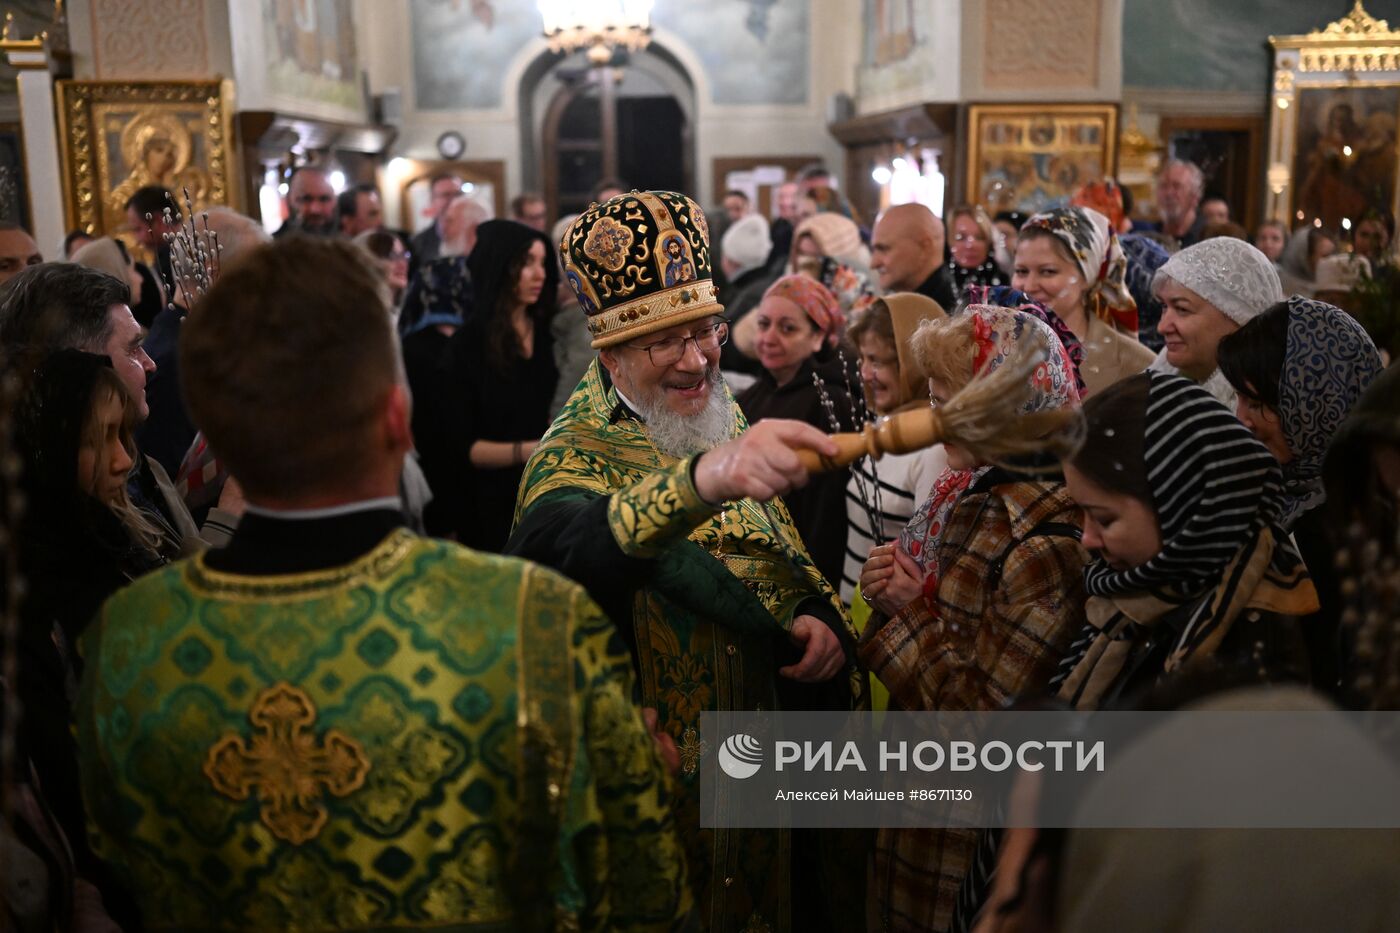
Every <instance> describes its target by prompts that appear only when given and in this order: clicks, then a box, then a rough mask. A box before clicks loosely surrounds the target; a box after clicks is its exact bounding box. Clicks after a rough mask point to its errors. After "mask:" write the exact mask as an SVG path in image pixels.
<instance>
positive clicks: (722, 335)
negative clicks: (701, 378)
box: [628, 321, 729, 369]
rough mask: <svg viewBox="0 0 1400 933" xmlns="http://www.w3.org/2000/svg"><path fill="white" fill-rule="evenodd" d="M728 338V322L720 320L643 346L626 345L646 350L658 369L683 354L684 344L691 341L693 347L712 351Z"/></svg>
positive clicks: (663, 367) (672, 363) (702, 352)
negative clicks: (681, 334)
mask: <svg viewBox="0 0 1400 933" xmlns="http://www.w3.org/2000/svg"><path fill="white" fill-rule="evenodd" d="M728 339H729V324H728V323H727V322H725V321H720V322H718V323H716V324H710V325H708V326H706V327H702V328H700V329H699V330H697V331H693V332H691V333H689V334H686V335H685V336H683V337H680V336H677V337H667V338H666V339H665V340H658V341H656V343H649V344H646V345H645V346H638V345H637V344H632V343H629V344H628V346H629V347H632V348H633V349H634V350H645V351H647V357H648V358H649V359H650V360H651V365H653V366H655V367H656V368H658V369H665V368H666V367H667V366H674V365H676V364H677V363H679V362H680V361H681V357H683V356H685V345H686V344H687V343H689V342H691V341H694V342H695V348H696V349H697V350H699V351H700V352H701V354H705V353H713V352H715V351H716V350H718V349H719V348H720V347H722V346H724V344H725V341H727V340H728Z"/></svg>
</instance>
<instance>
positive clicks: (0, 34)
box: [0, 10, 49, 52]
mask: <svg viewBox="0 0 1400 933" xmlns="http://www.w3.org/2000/svg"><path fill="white" fill-rule="evenodd" d="M14 28H15V14H14V11H13V10H9V11H6V13H5V26H4V28H3V29H0V52H42V51H44V43H46V42H48V40H49V34H48V31H47V30H45V31H44V32H41V33H39V34H38V35H37V36H33V37H32V38H29V39H17V38H15V36H14Z"/></svg>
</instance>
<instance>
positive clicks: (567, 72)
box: [521, 43, 695, 217]
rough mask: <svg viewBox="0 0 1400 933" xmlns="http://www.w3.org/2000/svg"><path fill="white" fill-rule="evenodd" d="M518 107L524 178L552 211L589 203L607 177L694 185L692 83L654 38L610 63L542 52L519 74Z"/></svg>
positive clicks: (645, 184)
mask: <svg viewBox="0 0 1400 933" xmlns="http://www.w3.org/2000/svg"><path fill="white" fill-rule="evenodd" d="M521 116H522V117H523V118H525V119H522V121H521V123H522V131H523V133H524V135H525V136H526V138H525V139H522V149H523V151H524V153H525V172H524V173H523V174H524V181H525V184H526V186H527V187H533V188H535V189H537V190H539V191H541V192H542V193H543V194H544V196H545V200H546V201H547V202H548V203H549V210H550V214H551V216H554V217H561V216H564V215H566V214H571V213H575V212H577V211H580V210H583V209H584V208H585V207H587V206H588V202H589V195H590V193H591V192H592V189H593V187H594V186H595V185H596V184H597V183H598V182H599V181H600V180H602V179H604V178H621V179H622V180H623V181H625V182H626V183H627V184H628V185H631V186H633V187H636V188H640V189H648V188H665V189H670V190H679V191H693V190H694V181H695V157H694V132H693V127H694V125H695V87H694V84H693V83H692V81H691V79H690V76H689V75H688V74H687V72H686V70H685V68H684V66H682V65H681V64H680V62H679V61H677V60H676V58H675V57H674V56H673V55H671V54H670V53H669V52H667V51H666V50H665V49H664V48H662V47H661V46H658V45H657V44H656V43H652V45H651V46H649V47H648V48H647V49H646V50H644V51H642V52H639V53H633V54H632V55H630V56H628V57H627V59H626V61H625V62H621V63H618V62H616V61H615V63H614V65H612V66H609V67H606V68H591V67H589V65H588V64H587V62H586V61H585V60H584V58H583V57H582V56H573V57H570V58H563V57H561V56H557V55H543V56H541V57H540V58H539V59H537V60H536V61H535V62H534V63H532V64H531V66H530V67H529V68H527V69H526V72H525V74H524V76H523V77H522V80H521Z"/></svg>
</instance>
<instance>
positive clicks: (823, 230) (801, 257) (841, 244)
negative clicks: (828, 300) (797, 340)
mask: <svg viewBox="0 0 1400 933" xmlns="http://www.w3.org/2000/svg"><path fill="white" fill-rule="evenodd" d="M787 271H788V272H790V273H792V272H796V273H801V274H803V275H809V276H811V277H812V278H814V279H816V280H817V281H818V282H821V283H822V284H823V285H825V286H826V287H827V288H828V289H829V290H830V291H831V293H832V294H833V295H835V296H836V300H837V302H838V303H839V304H840V305H841V311H842V313H844V314H845V315H846V316H847V317H848V318H849V316H850V315H851V313H852V312H853V311H859V310H860V309H861V308H864V307H866V306H867V305H869V304H870V302H872V301H874V300H875V296H874V292H873V291H872V290H871V288H870V285H869V281H870V249H869V248H868V247H867V246H866V245H865V243H864V242H862V240H861V238H860V228H859V227H857V226H856V225H855V222H854V221H852V220H851V219H850V218H848V217H843V216H841V215H840V214H833V213H831V212H830V211H824V212H822V213H820V214H814V215H812V216H811V217H808V218H807V219H806V220H804V221H802V222H801V223H799V224H798V225H797V229H796V230H794V231H793V234H792V253H791V255H790V256H789V258H788V267H787Z"/></svg>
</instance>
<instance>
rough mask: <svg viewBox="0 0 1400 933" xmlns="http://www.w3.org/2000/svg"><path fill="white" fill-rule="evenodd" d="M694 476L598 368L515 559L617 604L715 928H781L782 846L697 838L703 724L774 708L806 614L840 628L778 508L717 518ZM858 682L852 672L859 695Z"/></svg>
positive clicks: (535, 469)
mask: <svg viewBox="0 0 1400 933" xmlns="http://www.w3.org/2000/svg"><path fill="white" fill-rule="evenodd" d="M731 405H733V403H732V401H731ZM733 411H734V415H735V418H736V419H737V422H738V426H739V429H740V430H743V429H744V428H745V427H746V425H745V423H744V421H743V415H742V413H741V412H740V411H739V409H738V406H737V405H733ZM691 467H692V460H691V459H687V460H676V459H675V458H673V457H668V456H664V455H662V454H660V453H658V452H657V450H656V448H655V447H654V446H653V445H652V443H651V441H650V439H649V438H648V436H647V433H646V428H645V426H644V425H643V423H642V422H641V421H639V420H637V418H636V417H634V416H632V415H631V414H630V413H628V412H627V410H626V409H625V407H624V406H622V405H620V402H619V398H618V395H617V392H616V390H615V389H614V388H612V386H611V385H610V383H609V382H608V381H607V379H606V376H605V374H604V372H603V370H602V369H601V368H600V365H599V363H598V361H597V360H595V361H594V362H593V364H592V366H591V367H590V368H589V370H588V373H587V375H586V376H585V377H584V379H583V381H582V382H581V383H580V384H579V387H578V389H577V390H576V391H575V392H574V394H573V396H572V397H571V398H570V400H569V402H568V404H567V405H566V406H565V408H564V410H563V411H562V412H561V414H560V415H559V417H558V418H557V419H556V420H555V422H554V425H553V426H552V427H551V428H550V430H549V432H548V434H546V435H545V437H544V439H543V440H542V441H541V443H540V446H539V447H538V448H537V450H536V451H535V454H534V456H533V457H532V458H531V460H530V462H529V465H528V466H527V467H526V471H525V478H524V480H523V481H522V484H521V491H520V500H519V506H518V508H517V513H516V534H515V535H514V536H513V537H512V547H513V548H514V547H515V546H516V544H517V542H521V543H522V553H527V554H529V556H531V557H533V558H534V559H537V560H540V561H541V562H544V563H547V564H550V565H552V566H556V567H561V568H568V569H570V570H571V572H572V573H574V574H577V575H578V578H579V579H580V580H581V582H584V583H586V584H587V585H588V586H589V587H590V590H592V591H593V592H594V594H595V596H597V595H598V594H599V593H600V592H608V591H612V592H618V593H621V594H623V597H622V600H621V602H619V603H615V604H609V603H607V602H605V603H604V608H606V609H609V611H611V612H612V613H613V614H614V616H615V618H616V619H617V621H618V624H619V625H626V624H628V623H630V626H631V629H632V632H631V634H632V637H633V640H634V643H635V651H636V660H637V664H638V668H639V670H640V673H641V677H640V680H641V688H642V695H643V703H644V704H645V705H647V706H653V707H656V708H657V710H658V711H659V713H660V718H661V723H662V728H663V729H664V730H665V731H666V732H668V733H669V734H670V735H671V736H672V737H673V738H674V739H675V741H676V744H677V746H678V747H679V749H680V752H681V759H682V768H681V772H682V773H681V790H680V802H679V806H680V813H679V819H678V824H679V825H678V829H679V831H680V834H681V838H682V840H683V842H684V844H685V845H686V847H687V849H688V851H689V854H690V864H691V870H692V876H693V878H694V882H695V889H696V893H697V896H698V897H699V899H700V902H701V909H702V917H703V920H704V922H705V924H706V929H709V930H713V931H744V930H775V931H776V930H785V929H788V928H789V920H788V918H789V916H790V912H791V905H790V904H789V903H788V898H789V876H788V869H789V856H790V853H789V851H788V840H789V836H788V834H787V833H786V832H785V831H784V832H780V831H777V830H725V829H720V830H709V829H701V828H700V822H701V821H700V813H699V805H700V795H699V783H698V779H697V771H698V764H699V761H700V759H701V757H702V756H703V755H705V754H706V752H707V747H706V745H705V743H703V742H702V741H701V740H700V737H699V718H700V713H701V711H702V710H758V709H774V708H776V706H777V704H778V696H777V693H778V686H777V669H778V667H779V666H780V663H781V662H779V661H778V659H777V655H776V652H777V651H778V650H779V649H780V648H782V647H783V646H784V645H785V644H786V643H787V632H788V631H789V630H790V629H791V627H792V623H793V619H794V617H795V615H796V614H798V612H797V610H798V607H799V606H800V605H801V604H803V603H804V602H807V603H808V607H807V608H806V609H804V611H810V607H811V605H812V604H811V602H810V601H812V600H818V601H820V602H822V603H825V604H826V607H827V610H826V613H825V614H827V615H829V616H830V617H831V618H833V619H840V620H842V624H843V625H845V619H846V617H845V613H844V609H843V608H842V604H841V601H840V598H839V597H838V596H837V594H836V593H835V591H834V590H833V589H832V588H831V586H830V585H829V584H828V583H827V582H826V580H824V579H823V578H822V576H821V574H820V573H819V572H818V571H817V570H816V568H815V567H814V566H813V564H812V562H811V559H810V558H809V557H808V555H807V553H806V549H805V548H804V547H803V545H802V543H801V539H800V538H799V536H798V534H797V531H796V530H795V529H794V528H793V526H792V520H791V518H789V516H788V513H787V509H786V508H785V507H784V506H783V504H782V502H781V500H774V501H773V502H771V503H768V504H766V505H760V504H759V503H756V502H753V501H751V500H743V501H741V502H734V503H729V504H727V505H726V506H725V507H724V508H723V509H716V508H714V507H712V506H710V505H708V504H706V503H705V502H704V501H703V500H702V499H701V498H700V497H699V495H698V494H697V493H696V491H695V487H694V484H693V482H692V478H691ZM566 527H567V528H568V529H570V531H569V533H565V532H564V529H565V528H566ZM609 555H611V557H610V556H609ZM584 576H589V577H596V578H595V579H583V577H584ZM860 682H861V681H860V678H859V676H858V675H857V674H856V673H855V672H854V670H852V672H851V675H850V688H851V693H853V694H855V695H857V696H858V695H859V694H860V686H859V684H860ZM841 686H842V687H845V686H846V685H845V684H844V683H843V684H842V685H841ZM848 699H849V697H848Z"/></svg>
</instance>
